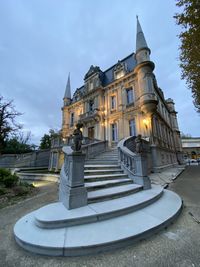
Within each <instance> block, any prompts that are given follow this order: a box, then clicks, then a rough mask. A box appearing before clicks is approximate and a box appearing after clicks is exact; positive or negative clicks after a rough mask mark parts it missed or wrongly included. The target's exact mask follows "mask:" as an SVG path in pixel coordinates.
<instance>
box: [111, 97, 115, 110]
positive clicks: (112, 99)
mask: <svg viewBox="0 0 200 267" xmlns="http://www.w3.org/2000/svg"><path fill="white" fill-rule="evenodd" d="M115 108H116V97H115V96H111V109H115Z"/></svg>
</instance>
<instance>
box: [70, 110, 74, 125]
mask: <svg viewBox="0 0 200 267" xmlns="http://www.w3.org/2000/svg"><path fill="white" fill-rule="evenodd" d="M73 125H74V113H71V115H70V126H71V127H72V126H73Z"/></svg>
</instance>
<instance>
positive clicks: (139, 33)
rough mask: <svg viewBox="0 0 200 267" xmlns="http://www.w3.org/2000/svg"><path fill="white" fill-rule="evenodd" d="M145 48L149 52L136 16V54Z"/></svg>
mask: <svg viewBox="0 0 200 267" xmlns="http://www.w3.org/2000/svg"><path fill="white" fill-rule="evenodd" d="M145 48H147V49H148V50H150V49H149V48H148V46H147V42H146V40H145V37H144V33H143V31H142V27H141V25H140V22H139V19H138V16H137V36H136V53H137V52H138V51H139V50H141V49H145Z"/></svg>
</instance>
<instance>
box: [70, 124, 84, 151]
mask: <svg viewBox="0 0 200 267" xmlns="http://www.w3.org/2000/svg"><path fill="white" fill-rule="evenodd" d="M82 127H83V124H82V123H77V125H76V129H75V130H74V132H73V143H74V144H73V146H72V149H73V150H74V151H75V152H78V151H81V145H82V140H83V134H82V132H81V130H80V129H81V128H82Z"/></svg>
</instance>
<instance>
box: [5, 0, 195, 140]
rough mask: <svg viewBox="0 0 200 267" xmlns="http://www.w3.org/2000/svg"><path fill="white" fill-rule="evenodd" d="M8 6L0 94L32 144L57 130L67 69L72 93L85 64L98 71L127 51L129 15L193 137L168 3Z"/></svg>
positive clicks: (47, 0)
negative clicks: (15, 111) (13, 107)
mask: <svg viewBox="0 0 200 267" xmlns="http://www.w3.org/2000/svg"><path fill="white" fill-rule="evenodd" d="M11 2H12V1H0V32H1V38H0V58H1V60H0V73H1V74H0V75H1V77H0V93H1V94H2V95H3V96H4V97H5V98H9V99H14V101H15V105H16V108H17V109H18V110H19V111H20V112H23V113H24V115H23V116H22V117H21V120H23V124H24V128H25V129H27V130H31V132H32V133H33V135H34V141H35V142H38V141H39V140H40V138H41V136H42V135H43V134H44V133H46V132H48V129H49V128H60V127H61V106H62V98H63V95H64V91H65V85H66V81H67V76H68V73H69V72H70V73H71V84H72V91H73V92H74V91H75V89H76V88H77V87H80V86H81V85H82V84H83V77H84V75H85V73H86V72H87V71H88V69H89V67H90V65H91V64H93V65H98V66H100V67H101V69H102V70H105V69H107V68H108V67H110V66H111V65H113V64H115V63H116V62H117V61H118V59H122V58H124V57H126V56H127V55H128V54H130V53H132V52H133V51H134V50H135V36H136V19H135V16H136V14H138V15H139V18H140V21H141V24H142V27H143V30H144V33H145V37H146V40H147V43H148V45H149V47H150V48H151V51H152V54H151V58H152V60H153V61H155V64H156V69H155V73H156V75H157V80H158V84H159V85H160V87H161V88H163V90H164V93H165V95H166V96H167V97H172V98H173V99H174V100H175V103H176V108H177V110H178V112H179V121H180V128H181V131H184V132H188V133H191V134H192V135H198V133H199V126H197V125H199V123H197V120H199V117H198V115H197V114H196V113H195V111H194V108H193V104H192V99H191V97H190V95H191V94H190V91H188V90H187V89H186V88H185V84H184V82H182V81H180V70H179V67H178V60H177V58H178V45H179V40H178V38H177V36H176V35H177V32H178V28H177V26H176V25H175V21H174V19H173V15H174V13H175V11H176V7H175V3H173V1H159V0H155V1H154V2H153V3H152V2H150V1H146V2H145V3H143V2H142V1H139V0H136V1H132V0H125V1H123V2H122V1H121V0H109V1H107V0H102V1H93V0H85V1H82V0H76V1H73V0H68V1H66V0H59V1H54V0H43V1H40V0H29V1H26V0H18V1H15V3H14V4H13V2H12V3H11ZM186 109H187V112H186ZM186 113H187V114H186ZM190 115H191V116H192V117H193V120H190ZM185 118H187V123H184V121H185Z"/></svg>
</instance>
